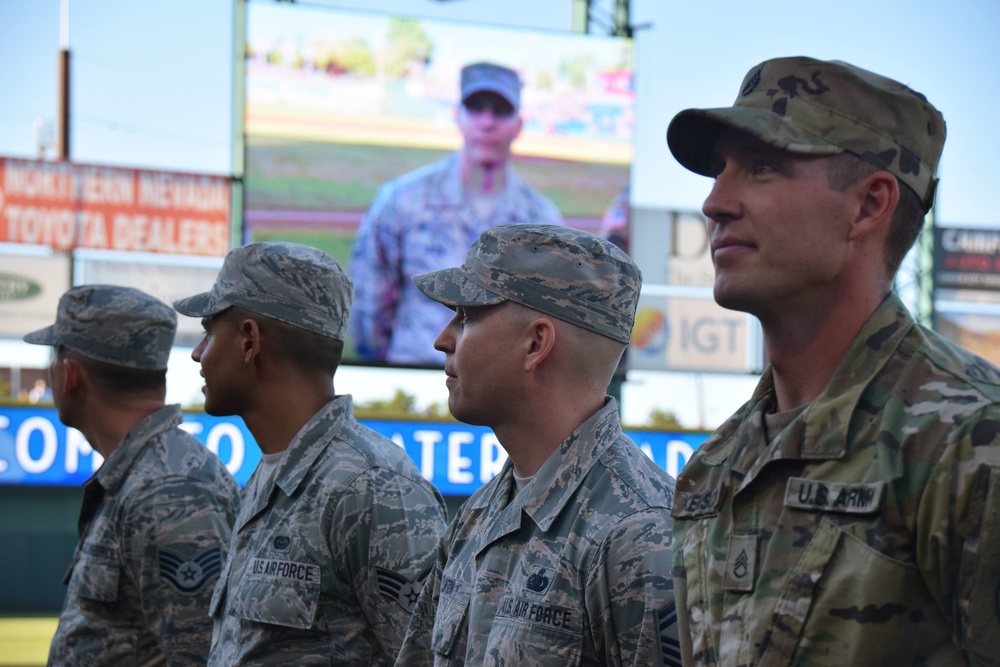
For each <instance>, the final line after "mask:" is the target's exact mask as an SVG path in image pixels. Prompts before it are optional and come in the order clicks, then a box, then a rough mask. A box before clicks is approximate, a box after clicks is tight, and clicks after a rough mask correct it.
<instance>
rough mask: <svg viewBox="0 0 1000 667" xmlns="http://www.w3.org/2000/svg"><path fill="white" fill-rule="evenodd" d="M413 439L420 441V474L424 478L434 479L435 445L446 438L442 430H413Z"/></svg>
mask: <svg viewBox="0 0 1000 667" xmlns="http://www.w3.org/2000/svg"><path fill="white" fill-rule="evenodd" d="M413 439H414V440H416V441H417V442H419V443H420V474H421V475H423V476H424V479H426V480H428V481H430V480H433V479H434V445H436V444H437V443H439V442H441V440H443V439H444V434H443V433H441V431H424V430H418V431H414V432H413Z"/></svg>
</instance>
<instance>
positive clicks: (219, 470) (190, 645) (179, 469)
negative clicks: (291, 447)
mask: <svg viewBox="0 0 1000 667" xmlns="http://www.w3.org/2000/svg"><path fill="white" fill-rule="evenodd" d="M176 328H177V316H176V315H175V314H174V312H173V311H172V310H171V309H170V307H169V306H167V305H166V304H164V303H162V302H160V301H158V300H157V299H154V298H153V297H151V296H149V295H148V294H145V293H143V292H140V291H139V290H137V289H132V288H130V287H117V286H112V285H84V286H81V287H74V288H73V289H71V290H69V291H68V292H66V293H65V294H63V296H62V297H61V298H60V299H59V308H58V313H57V315H56V321H55V324H53V325H52V326H50V327H46V328H45V329H41V330H39V331H35V332H32V333H29V334H28V335H26V336H25V337H24V340H25V342H28V343H34V344H37V345H51V346H52V347H53V348H54V352H53V357H52V364H51V366H50V367H49V380H50V382H49V384H50V385H51V386H52V400H53V401H54V402H55V405H56V408H57V409H58V411H59V419H60V420H61V421H62V422H63V423H64V424H66V425H67V426H71V427H73V428H76V429H77V430H79V431H80V432H81V433H83V435H84V436H85V437H86V438H87V442H88V443H89V444H90V446H91V447H93V449H94V450H95V451H96V452H97V453H99V454H100V455H101V456H102V457H103V458H104V462H103V464H102V465H101V467H100V469H99V470H98V471H97V472H96V473H94V475H93V476H92V477H91V478H90V479H89V480H87V482H86V484H85V485H84V496H83V507H82V509H81V510H80V522H79V527H80V542H79V544H78V545H77V548H76V553H75V554H74V556H73V563H72V565H71V566H70V569H69V572H68V573H67V578H66V581H67V583H68V584H69V588H68V591H67V594H66V602H65V605H64V606H63V610H62V614H61V615H60V617H59V626H58V628H57V629H56V634H55V637H54V638H53V640H52V645H51V648H50V650H49V664H50V665H59V666H63V665H86V666H87V667H92V666H94V665H109V666H111V665H115V666H117V665H125V664H131V665H163V664H170V665H204V664H205V659H206V657H207V656H208V647H209V642H210V640H211V636H212V622H211V619H210V618H209V617H208V607H209V601H210V600H211V595H212V589H213V586H214V585H215V582H216V579H217V578H218V575H219V571H220V570H221V569H222V563H223V561H224V559H225V554H226V549H227V545H228V543H229V536H230V531H231V529H232V525H233V521H234V520H235V518H236V509H237V506H238V503H239V489H238V487H237V486H236V482H235V481H233V478H232V476H230V474H229V473H228V472H227V471H226V468H225V466H223V465H222V462H220V461H219V459H218V457H217V456H215V455H214V454H212V453H211V452H210V451H208V450H207V449H206V448H205V447H204V446H203V445H202V444H201V443H199V442H198V441H197V440H195V439H194V438H193V437H192V436H190V435H188V434H187V433H185V432H184V431H182V430H181V429H180V428H179V427H180V424H181V410H180V406H177V405H170V406H166V405H164V400H165V396H166V368H167V358H168V356H169V354H170V347H171V346H172V345H173V342H174V332H175V330H176Z"/></svg>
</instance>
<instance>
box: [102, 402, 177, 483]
mask: <svg viewBox="0 0 1000 667" xmlns="http://www.w3.org/2000/svg"><path fill="white" fill-rule="evenodd" d="M180 424H181V406H180V405H165V406H163V407H162V408H160V409H159V410H157V411H156V412H153V413H151V414H149V415H147V416H146V417H144V418H143V419H142V420H141V421H140V422H138V423H137V424H136V425H135V426H133V427H132V428H131V429H129V432H128V433H127V434H125V437H124V438H123V439H122V441H121V442H120V443H119V444H118V446H117V447H115V451H113V452H111V456H109V457H108V458H107V460H106V461H105V462H104V464H103V465H101V467H100V468H99V469H98V471H97V472H96V473H95V475H94V476H95V478H96V479H97V481H98V482H99V483H100V485H101V486H102V487H104V490H105V492H107V493H108V494H114V493H116V492H117V491H118V489H119V488H121V485H122V483H124V481H125V478H126V477H127V476H128V471H129V470H130V469H131V468H132V464H133V463H134V462H135V460H136V459H137V458H138V457H139V453H140V452H142V450H143V448H144V447H145V446H146V444H147V443H148V442H149V441H150V440H152V439H153V438H155V437H156V436H158V435H159V434H161V433H163V432H164V431H166V430H168V429H171V428H174V427H176V426H180Z"/></svg>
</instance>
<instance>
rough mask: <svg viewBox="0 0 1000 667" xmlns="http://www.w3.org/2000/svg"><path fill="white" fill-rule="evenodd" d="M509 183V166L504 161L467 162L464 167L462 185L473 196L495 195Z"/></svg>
mask: <svg viewBox="0 0 1000 667" xmlns="http://www.w3.org/2000/svg"><path fill="white" fill-rule="evenodd" d="M506 185H507V167H506V164H505V163H503V162H494V163H489V164H484V163H480V162H466V163H465V164H464V165H463V168H462V187H463V188H464V190H465V191H466V192H467V193H469V194H470V195H473V196H486V197H490V196H494V195H498V194H500V193H501V192H503V189H504V187H505V186H506Z"/></svg>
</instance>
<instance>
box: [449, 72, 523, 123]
mask: <svg viewBox="0 0 1000 667" xmlns="http://www.w3.org/2000/svg"><path fill="white" fill-rule="evenodd" d="M484 90H485V91H488V92H491V93H496V94H497V95H499V96H500V97H502V98H504V99H505V100H507V101H508V102H510V105H511V106H512V107H514V110H515V111H516V110H517V109H519V108H521V79H520V77H518V76H517V72H515V71H514V70H512V69H510V68H508V67H504V66H503V65H495V64H493V63H472V64H471V65H466V66H465V67H463V68H462V102H465V100H467V99H469V98H470V97H471V96H472V95H474V94H476V93H480V92H482V91H484Z"/></svg>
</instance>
